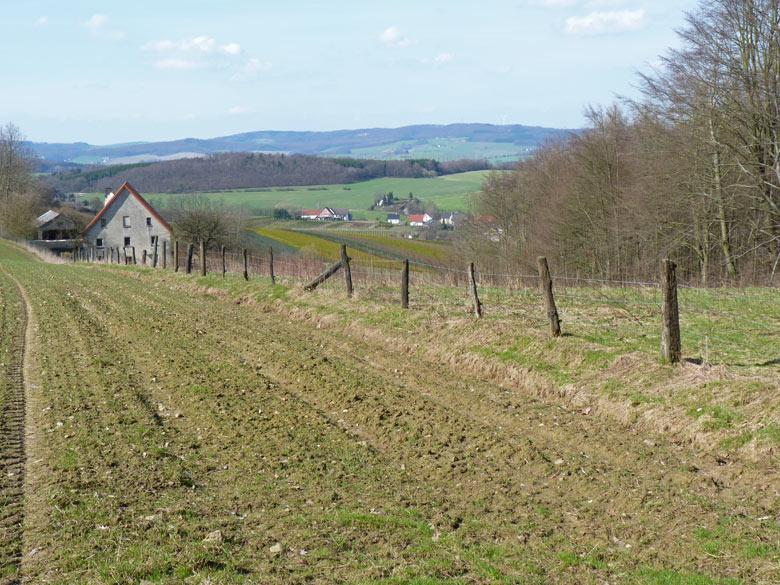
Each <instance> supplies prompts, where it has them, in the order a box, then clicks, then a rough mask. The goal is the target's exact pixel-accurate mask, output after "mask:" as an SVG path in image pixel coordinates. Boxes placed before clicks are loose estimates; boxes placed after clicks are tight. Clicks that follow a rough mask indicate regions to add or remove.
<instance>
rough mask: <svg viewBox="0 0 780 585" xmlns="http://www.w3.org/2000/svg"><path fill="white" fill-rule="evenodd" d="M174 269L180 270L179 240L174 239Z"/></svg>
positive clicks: (175, 270)
mask: <svg viewBox="0 0 780 585" xmlns="http://www.w3.org/2000/svg"><path fill="white" fill-rule="evenodd" d="M173 271H174V272H178V271H179V240H174V241H173Z"/></svg>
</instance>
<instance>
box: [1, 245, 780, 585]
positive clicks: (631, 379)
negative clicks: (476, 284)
mask: <svg viewBox="0 0 780 585" xmlns="http://www.w3.org/2000/svg"><path fill="white" fill-rule="evenodd" d="M357 262H358V261H357V260H356V263H357ZM17 282H18V285H19V287H17ZM413 284H414V283H413ZM412 290H413V306H412V309H411V310H410V311H406V312H404V311H402V310H401V309H399V308H396V306H395V305H391V304H390V302H389V300H388V299H390V298H395V296H394V294H393V293H392V291H385V290H379V289H377V290H358V291H357V296H356V298H354V299H351V300H348V299H347V298H346V297H345V296H344V294H343V293H342V292H341V291H340V289H339V288H338V287H337V286H336V285H333V286H330V287H324V288H323V289H322V290H319V291H318V292H315V293H313V294H306V293H304V292H303V291H302V290H301V289H300V285H299V284H296V283H291V282H284V281H283V284H280V285H276V286H271V285H270V284H268V283H267V282H265V281H264V280H260V279H256V280H252V281H250V282H249V283H244V282H243V280H239V279H238V278H235V277H228V278H227V279H225V280H224V281H223V280H222V279H221V278H216V277H213V276H209V277H206V278H195V277H188V276H186V275H183V274H173V273H172V272H170V271H168V272H163V271H159V270H158V271H153V270H151V269H140V268H124V267H121V268H120V267H109V266H90V265H69V264H59V265H58V264H46V263H43V262H41V261H38V260H36V259H33V258H32V257H31V256H29V255H27V254H26V253H24V252H21V251H19V250H17V249H16V248H14V247H12V246H11V245H9V244H5V243H2V242H0V295H2V297H1V298H2V300H3V307H4V309H3V311H4V312H3V315H4V319H5V321H4V322H3V323H9V322H10V323H11V325H7V324H6V325H3V329H2V331H3V338H2V342H0V352H2V353H0V362H1V363H0V382H1V383H2V384H1V385H0V388H2V389H3V392H2V393H0V408H2V409H3V412H4V413H5V412H7V411H9V407H8V404H9V399H8V396H9V394H8V392H7V391H6V389H7V388H9V387H11V386H12V385H13V380H15V379H17V378H18V377H17V378H14V374H13V368H11V369H10V370H9V368H8V367H7V365H8V364H9V363H19V360H20V359H21V357H20V354H22V355H23V356H24V360H25V366H26V367H25V370H24V371H25V372H27V373H28V375H27V376H25V383H26V395H27V418H26V429H25V433H26V437H27V439H26V442H25V443H24V450H25V453H24V460H25V461H26V462H27V463H26V469H25V475H24V482H23V492H22V491H20V490H17V491H16V492H14V491H13V489H10V490H7V488H6V486H7V483H0V489H2V490H3V491H2V492H1V493H0V496H2V498H3V505H2V507H0V516H2V518H8V517H9V516H10V515H12V514H14V512H13V511H12V512H10V513H9V512H8V510H11V509H12V508H9V507H8V506H9V504H8V502H12V501H15V502H20V501H23V503H24V512H23V520H22V522H21V525H20V524H19V522H18V521H17V522H13V521H12V522H7V523H0V530H1V531H2V532H0V555H1V556H0V583H11V582H15V581H14V579H15V575H18V574H19V571H21V575H22V577H23V578H24V579H25V582H29V583H62V584H65V583H142V582H143V583H171V584H172V583H203V584H205V583H212V584H216V583H262V584H295V583H354V584H368V583H377V584H379V583H382V584H399V585H400V584H417V585H423V584H425V585H434V584H436V585H439V584H461V583H464V584H465V583H469V584H471V583H479V584H482V583H523V584H538V585H542V584H558V583H560V584H564V583H566V584H568V583H577V584H603V583H611V584H622V583H628V584H637V585H734V584H744V585H749V584H756V583H759V584H770V583H777V582H780V524H779V523H778V522H779V520H780V518H778V510H779V509H780V499H779V497H778V491H780V482H779V481H778V470H777V469H778V466H777V463H778V461H777V455H778V449H779V448H780V437H778V436H773V434H772V433H775V432H777V428H778V427H777V426H774V427H773V426H772V424H771V420H767V417H769V419H771V418H773V417H776V416H777V412H778V410H777V405H778V399H777V396H776V388H777V385H776V383H777V380H778V379H780V372H779V371H778V367H777V365H775V364H774V363H773V362H772V361H771V360H772V359H773V358H777V357H778V356H777V355H776V354H777V351H774V352H772V350H771V349H770V348H769V345H765V346H762V347H761V348H760V349H759V350H752V349H750V346H747V345H746V346H745V350H744V351H745V353H742V354H740V355H739V360H738V362H739V363H728V364H721V365H715V366H712V367H704V366H696V365H694V364H686V365H684V366H682V367H679V368H671V367H669V366H664V365H661V364H659V363H658V361H657V360H656V358H655V356H654V352H651V351H649V350H648V351H645V349H642V348H643V347H644V346H645V345H647V346H648V347H649V345H651V344H650V343H645V342H644V341H642V342H641V343H638V345H635V346H632V347H635V348H636V349H635V350H633V351H631V353H625V352H623V353H621V352H620V351H615V347H621V345H620V340H618V339H617V337H616V336H617V335H623V332H627V333H626V335H627V336H628V337H630V336H631V335H634V336H637V337H641V336H642V335H644V332H645V329H643V328H642V327H644V326H637V325H636V324H635V323H634V321H632V320H633V319H636V318H637V317H636V316H635V315H626V314H625V311H620V310H614V311H613V310H612V309H611V308H610V307H607V308H605V309H604V310H602V311H594V310H591V308H588V309H587V310H582V311H578V309H577V305H575V304H570V305H565V304H564V307H563V309H562V312H563V313H562V314H563V316H564V324H569V326H570V331H571V332H572V335H571V336H570V337H565V338H563V339H561V340H557V341H556V342H553V341H550V340H548V339H547V338H546V335H545V333H544V331H545V326H544V322H543V320H541V319H536V318H530V317H528V315H533V314H536V308H535V307H536V303H537V299H535V298H534V297H533V296H532V295H531V294H529V295H527V296H519V297H512V300H511V304H505V305H504V308H505V310H501V311H498V310H495V311H493V313H491V312H490V311H491V307H498V306H499V303H501V302H502V301H501V299H502V298H503V299H504V301H503V302H505V303H509V300H508V299H509V296H508V295H507V294H506V293H504V292H500V291H486V296H485V298H486V307H488V317H487V318H486V319H483V320H481V321H479V322H477V321H475V320H473V319H472V318H471V317H470V316H469V315H468V314H467V312H466V311H465V304H466V303H465V291H451V292H450V297H449V299H450V300H447V299H448V298H447V297H445V291H443V290H442V291H429V292H428V293H426V294H430V298H431V299H433V298H438V299H439V301H435V302H434V301H432V302H431V303H430V304H427V305H423V304H422V303H423V302H424V298H423V296H422V295H423V294H424V291H422V290H417V289H415V288H413V289H412ZM762 294H764V295H765V296H762V297H757V298H759V300H757V301H756V302H760V303H762V304H761V305H756V307H758V306H760V307H761V308H762V313H763V315H764V317H763V318H764V320H765V321H764V325H765V326H766V327H767V328H768V329H767V332H766V333H765V335H767V336H770V337H766V338H765V339H767V340H768V341H767V343H768V344H770V345H771V343H770V341H771V339H776V337H771V336H772V335H776V331H777V325H778V322H779V321H778V315H777V309H776V305H773V302H772V297H771V296H766V295H771V294H774V293H768V292H767V293H762ZM25 298H26V299H27V301H28V302H29V308H30V309H31V319H30V322H29V329H28V339H29V340H30V341H29V343H28V344H27V347H26V348H25V347H24V346H23V345H20V344H19V343H11V342H9V341H7V340H8V339H11V338H13V339H19V331H20V330H21V329H24V326H25V321H24V319H23V318H21V317H20V315H22V314H23V312H24V310H25ZM745 307H746V309H745V310H752V309H751V308H750V307H749V306H748V303H747V301H746V302H745ZM772 307H775V308H774V309H773V308H772ZM640 317H641V316H640ZM569 319H571V322H569ZM588 319H590V320H588ZM9 320H10V321H9ZM743 321H745V322H746V321H748V320H743ZM743 321H740V322H743ZM596 324H598V325H599V326H601V325H608V326H609V327H608V331H611V332H613V333H612V337H610V336H609V335H607V334H606V333H605V335H604V336H602V338H599V337H597V336H596V335H594V333H593V332H594V331H596ZM734 327H735V329H734V331H732V332H731V333H733V334H735V335H736V333H737V329H738V326H737V325H735V326H734ZM747 327H749V326H747ZM10 330H13V331H14V333H10V334H9V333H7V331H10ZM650 330H652V324H651V326H650V329H648V331H650ZM772 331H775V333H772ZM740 334H743V335H754V334H755V335H764V333H755V332H753V331H752V330H751V331H749V332H744V331H741V332H740ZM651 339H652V338H651ZM558 341H559V342H560V343H558ZM652 345H653V346H654V345H655V341H653V343H652ZM775 349H776V348H775ZM751 352H754V353H751ZM755 352H758V353H755ZM767 356H768V357H767ZM14 360H16V362H14ZM764 362H766V363H764ZM759 363H761V364H763V365H761V366H759V365H757V364H759ZM539 364H542V365H543V366H544V367H537V365H539ZM753 364H756V365H755V366H754V365H753ZM564 374H565V376H564ZM607 381H611V382H610V386H609V388H603V387H602V386H603V385H604V384H606V382H607ZM640 390H641V392H640ZM689 392H690V394H689ZM635 394H636V397H635V396H634V395H635ZM724 396H726V397H727V398H723V397H724ZM692 400H701V405H700V406H701V409H702V410H701V411H695V410H694V411H693V413H692V414H688V412H689V410H690V408H691V405H690V401H692ZM722 400H728V401H729V402H728V404H723V403H722ZM11 402H13V399H12V400H11ZM16 403H17V404H18V399H17V402H16ZM718 409H720V410H718ZM724 412H726V413H731V418H728V417H725V418H724V415H723V413H724ZM726 418H728V420H726ZM3 420H4V421H5V420H6V419H3ZM712 421H714V423H722V424H713V425H712V426H707V424H705V423H707V422H712ZM773 429H774V430H773ZM746 432H750V433H752V434H751V435H749V436H747V437H744V433H746ZM1 436H2V438H3V441H4V442H7V441H8V438H7V437H8V435H7V434H3V435H1ZM733 437H744V438H743V439H741V440H739V441H731V442H728V441H727V439H730V438H733ZM0 453H2V455H1V456H0V473H2V481H3V482H5V479H6V477H10V476H9V474H13V473H15V472H16V471H17V468H14V467H13V464H12V463H9V461H10V459H12V455H9V453H10V452H9V451H8V450H7V449H6V450H4V451H2V452H0ZM20 483H22V482H20ZM14 494H16V495H14ZM13 498H16V500H14V499H13ZM20 498H22V499H20ZM16 518H17V520H18V515H17V516H16ZM14 530H16V532H14ZM19 534H23V539H22V540H19V536H18V535H19ZM14 535H16V536H14ZM9 542H11V543H12V544H11V545H9V544H8V543H9ZM13 542H21V543H22V544H21V548H22V551H21V552H22V553H23V556H21V557H19V555H18V554H17V553H16V552H15V551H16V550H17V548H19V547H15V546H14V545H13Z"/></svg>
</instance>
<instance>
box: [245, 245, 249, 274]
mask: <svg viewBox="0 0 780 585" xmlns="http://www.w3.org/2000/svg"><path fill="white" fill-rule="evenodd" d="M244 280H249V258H248V257H247V251H246V248H244Z"/></svg>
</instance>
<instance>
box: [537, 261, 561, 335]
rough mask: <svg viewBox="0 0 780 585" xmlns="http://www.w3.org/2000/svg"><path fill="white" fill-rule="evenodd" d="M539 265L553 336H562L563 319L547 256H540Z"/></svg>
mask: <svg viewBox="0 0 780 585" xmlns="http://www.w3.org/2000/svg"><path fill="white" fill-rule="evenodd" d="M536 263H537V265H538V267H539V281H540V286H541V289H542V296H544V306H545V309H547V317H548V318H549V319H550V333H551V334H552V336H553V337H560V336H561V320H560V318H559V317H558V307H556V306H555V297H553V283H552V277H551V276H550V267H549V266H548V265H547V258H545V257H544V256H539V257H538V258H537V259H536Z"/></svg>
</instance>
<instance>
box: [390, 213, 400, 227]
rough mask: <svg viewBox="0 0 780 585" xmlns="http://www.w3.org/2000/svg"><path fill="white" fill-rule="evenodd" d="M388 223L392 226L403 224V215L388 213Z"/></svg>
mask: <svg viewBox="0 0 780 585" xmlns="http://www.w3.org/2000/svg"><path fill="white" fill-rule="evenodd" d="M387 223H389V224H391V225H399V224H400V223H401V215H400V214H399V213H388V214H387Z"/></svg>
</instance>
